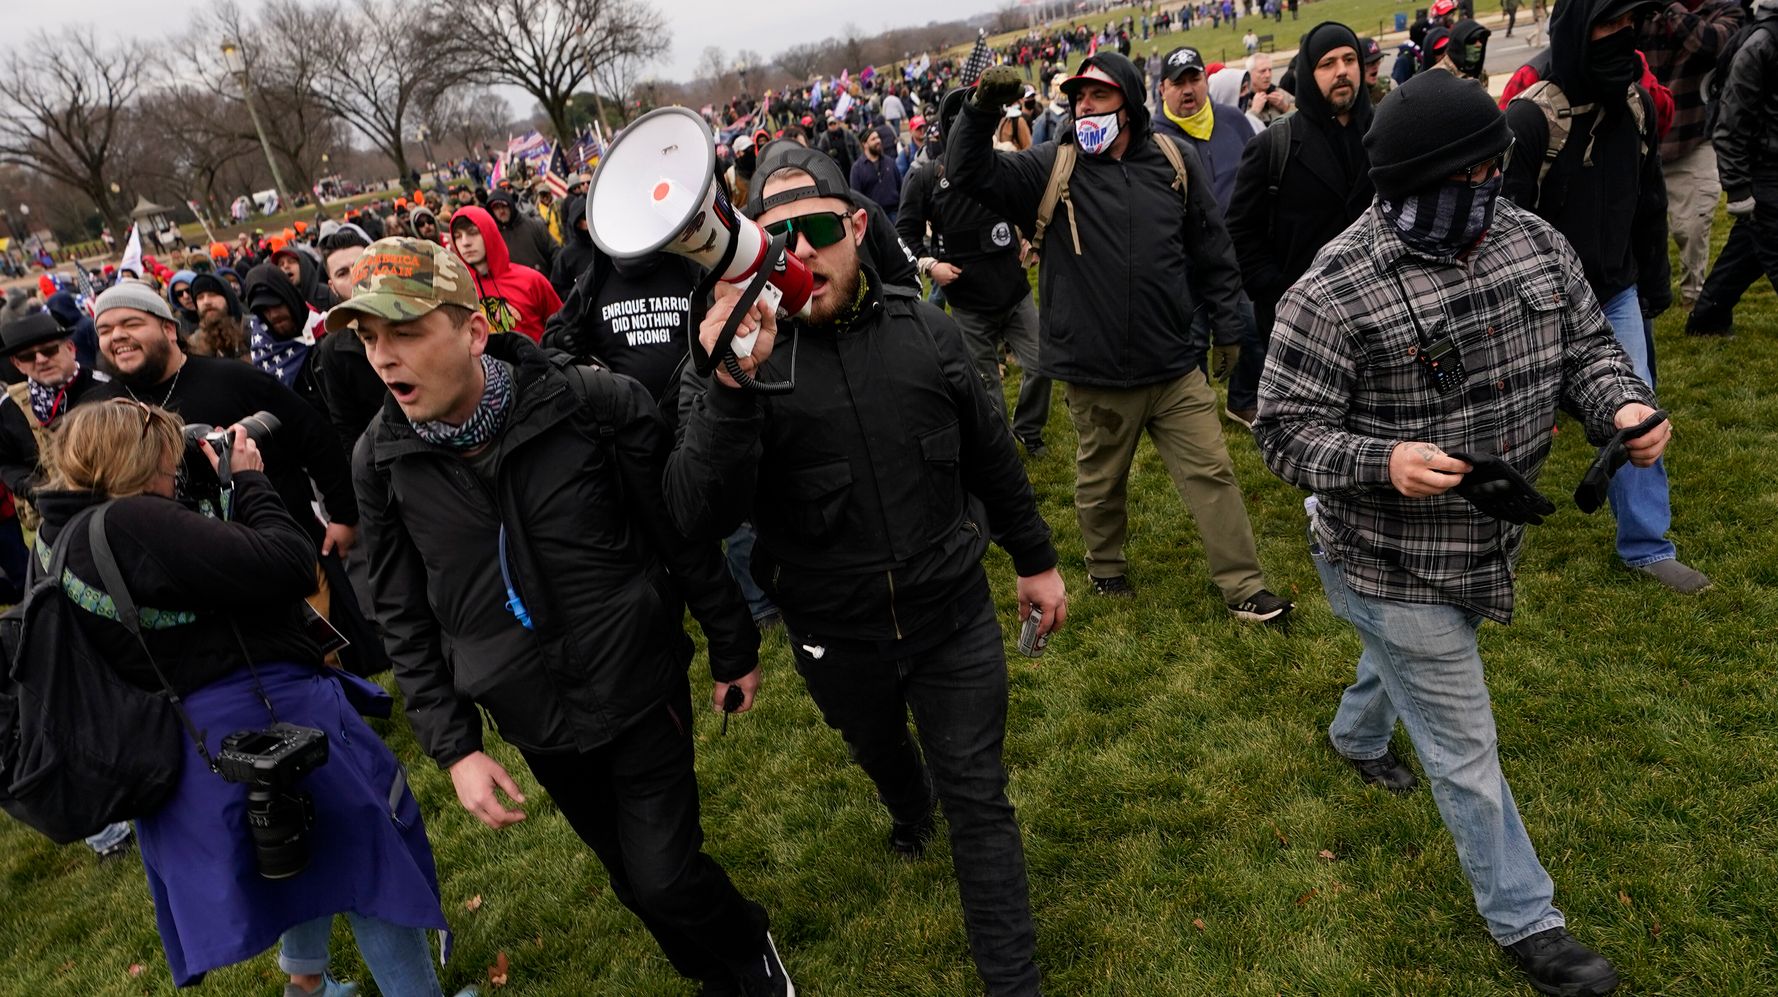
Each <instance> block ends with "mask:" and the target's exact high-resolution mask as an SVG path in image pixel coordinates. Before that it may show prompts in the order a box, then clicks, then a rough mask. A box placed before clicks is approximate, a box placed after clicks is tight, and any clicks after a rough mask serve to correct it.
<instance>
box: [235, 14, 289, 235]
mask: <svg viewBox="0 0 1778 997" xmlns="http://www.w3.org/2000/svg"><path fill="white" fill-rule="evenodd" d="M222 64H223V66H224V67H225V68H227V69H228V71H229V72H230V73H233V74H234V75H235V78H236V79H238V80H240V81H241V100H242V101H243V102H244V103H245V104H246V105H247V116H248V117H250V118H252V119H253V130H254V131H255V132H257V133H258V134H259V147H260V149H262V150H264V152H265V164H266V165H267V166H269V167H271V169H272V185H273V186H274V187H276V188H277V190H278V207H279V208H280V209H281V210H284V211H288V210H290V208H291V207H292V202H291V200H290V193H289V189H288V188H286V187H285V186H284V175H283V174H282V173H279V172H278V161H277V160H276V159H274V158H272V144H271V143H270V142H267V141H266V138H265V126H264V125H261V124H260V123H259V109H258V108H256V107H254V106H253V85H252V83H251V82H250V81H249V80H248V79H247V59H246V57H245V56H243V55H242V54H241V47H240V46H239V45H236V44H235V43H234V42H232V41H225V42H223V43H222Z"/></svg>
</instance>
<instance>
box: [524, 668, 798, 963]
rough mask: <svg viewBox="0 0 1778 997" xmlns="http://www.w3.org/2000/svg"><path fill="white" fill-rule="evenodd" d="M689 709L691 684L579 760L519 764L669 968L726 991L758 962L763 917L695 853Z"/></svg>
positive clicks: (698, 843)
mask: <svg viewBox="0 0 1778 997" xmlns="http://www.w3.org/2000/svg"><path fill="white" fill-rule="evenodd" d="M690 710H691V690H690V686H689V685H681V686H680V687H679V689H678V690H677V691H676V692H674V693H673V694H671V695H669V696H668V698H667V699H666V701H665V702H663V703H661V704H659V705H658V706H655V707H653V708H652V709H650V710H649V712H648V713H647V714H646V715H644V716H643V717H641V718H640V719H638V720H636V721H635V722H634V723H632V724H631V725H630V726H629V727H628V728H627V729H625V730H624V732H623V733H622V734H619V735H618V737H617V739H616V740H614V741H612V742H611V743H610V744H607V745H604V746H603V747H600V748H597V749H595V750H593V751H588V752H585V753H582V754H563V755H558V754H547V755H546V754H535V753H532V752H526V753H525V761H526V762H527V763H529V764H530V766H531V774H532V775H534V776H536V777H537V781H538V782H539V783H541V784H542V785H543V788H544V789H546V790H548V791H549V795H550V796H551V797H552V798H553V799H554V800H555V801H556V806H557V807H559V808H560V809H561V811H562V816H564V817H566V818H567V819H568V823H569V825H570V826H572V827H573V828H574V833H576V834H578V835H580V837H581V840H583V841H585V842H586V843H587V844H588V845H591V846H592V849H593V851H594V852H596V853H597V854H598V856H599V861H600V862H602V863H604V865H605V871H606V872H607V873H608V874H609V875H610V877H611V892H612V893H613V894H614V895H615V896H616V897H617V899H618V901H619V902H621V903H622V904H623V905H624V906H625V907H628V908H629V909H630V910H632V911H634V912H635V914H636V916H637V917H639V918H641V919H642V923H643V925H644V926H645V927H647V928H648V931H649V933H650V934H652V935H654V938H655V941H656V942H658V943H659V944H660V947H661V951H662V952H663V953H665V954H666V956H667V959H668V960H669V961H671V962H672V963H673V968H674V969H676V970H678V971H679V973H680V975H682V976H686V977H689V978H691V979H694V980H702V981H705V982H709V983H719V984H724V985H726V984H728V983H729V982H730V981H732V980H733V978H734V973H735V970H736V969H737V968H739V967H740V966H742V965H744V964H751V963H754V962H757V960H758V957H759V954H760V952H762V951H763V950H764V949H765V934H766V925H767V919H766V912H765V908H763V907H761V906H760V905H759V904H756V903H754V902H753V901H751V900H748V899H747V898H745V897H743V896H742V895H741V893H740V891H739V890H737V889H735V885H734V884H733V883H731V882H729V878H728V874H727V873H725V872H723V871H722V867H721V866H719V865H717V864H716V860H715V859H712V858H711V857H710V856H708V855H706V854H704V852H703V850H702V849H703V846H704V829H703V827H702V826H700V825H699V823H698V780H697V774H696V773H695V772H694V771H693V769H692V740H691V712H690Z"/></svg>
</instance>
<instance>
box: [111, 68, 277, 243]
mask: <svg viewBox="0 0 1778 997" xmlns="http://www.w3.org/2000/svg"><path fill="white" fill-rule="evenodd" d="M231 115H233V116H234V117H237V118H238V117H240V115H241V108H240V107H238V106H237V107H233V108H231V107H230V106H229V105H228V102H227V101H225V100H223V99H222V98H220V97H217V96H216V95H215V94H211V93H207V92H205V91H204V90H203V89H202V88H201V87H199V86H195V85H192V84H181V85H179V86H175V87H173V88H171V89H168V90H163V91H160V92H157V93H153V94H149V95H147V96H145V97H143V98H142V99H141V101H140V113H139V114H137V115H135V116H134V122H133V127H132V128H130V130H129V132H128V133H127V137H130V138H133V139H135V142H134V145H135V146H136V148H135V149H133V150H131V151H128V152H126V153H124V154H123V155H122V156H120V157H119V160H120V162H122V163H125V164H128V166H129V174H130V178H131V180H132V181H135V182H140V181H142V180H144V179H146V180H150V181H153V182H154V183H155V185H156V186H157V187H158V188H160V189H163V190H166V191H168V192H169V193H177V195H178V198H177V199H178V200H181V201H183V200H185V199H186V198H188V197H195V198H197V199H199V200H201V201H202V202H203V203H204V204H205V205H206V206H207V207H208V208H209V211H210V213H211V215H213V216H217V217H226V216H227V214H228V211H227V209H228V205H229V202H230V201H232V200H233V198H232V197H230V196H228V195H229V192H230V190H231V189H232V188H230V187H229V186H228V185H226V184H224V183H223V171H224V170H225V169H226V168H228V167H229V166H230V165H232V164H234V163H236V162H237V161H240V160H246V161H247V165H248V166H249V167H251V166H253V165H254V162H253V161H254V159H255V158H257V157H258V154H259V146H258V144H257V143H255V142H253V141H252V140H250V139H248V138H246V137H245V136H246V135H247V134H251V129H252V123H251V122H248V121H239V120H231ZM266 179H269V177H268V178H266ZM233 192H234V193H236V194H241V193H246V191H245V190H238V189H235V190H233Z"/></svg>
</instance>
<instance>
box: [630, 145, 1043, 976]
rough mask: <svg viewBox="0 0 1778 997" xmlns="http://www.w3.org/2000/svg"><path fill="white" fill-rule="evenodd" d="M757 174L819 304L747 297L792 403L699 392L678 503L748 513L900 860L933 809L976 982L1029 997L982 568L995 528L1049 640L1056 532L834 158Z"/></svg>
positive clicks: (705, 531) (1001, 709) (688, 421)
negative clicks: (889, 270) (777, 307)
mask: <svg viewBox="0 0 1778 997" xmlns="http://www.w3.org/2000/svg"><path fill="white" fill-rule="evenodd" d="M754 181H755V184H754V189H753V193H752V199H751V200H750V202H749V203H748V205H747V214H749V215H750V216H752V217H753V218H754V219H755V220H756V221H757V222H759V224H760V225H761V226H762V227H763V228H765V229H766V231H767V232H770V233H771V234H773V235H784V236H786V238H787V240H788V247H789V251H790V252H793V253H795V254H796V256H797V257H798V258H799V259H801V260H802V261H803V263H804V264H806V265H807V266H808V268H809V270H810V271H811V272H812V273H813V274H814V294H813V297H812V298H811V299H810V302H811V308H810V313H809V315H808V317H807V318H806V319H794V318H792V319H783V320H778V319H776V318H775V317H774V313H773V311H772V310H771V309H770V308H768V307H766V306H764V305H763V304H758V303H756V304H755V305H754V306H753V308H752V310H751V312H750V314H747V315H745V316H744V317H743V319H742V322H741V328H740V330H739V335H740V336H747V335H750V334H752V333H753V332H755V331H757V332H758V333H759V338H758V340H757V341H756V342H755V343H754V345H753V349H752V355H751V356H749V357H746V358H743V359H742V360H741V367H742V369H743V370H745V371H746V372H747V373H748V374H749V375H751V376H753V377H756V378H760V379H764V380H770V381H779V380H786V379H788V378H789V377H790V374H791V369H790V368H791V364H792V360H791V358H792V357H794V358H795V363H797V364H799V365H800V367H801V368H802V369H801V370H799V371H797V372H796V380H797V388H796V390H795V391H794V392H792V393H790V394H784V395H763V394H759V393H755V392H747V391H742V390H740V389H739V388H738V387H737V386H736V384H735V381H734V380H732V379H731V378H730V377H729V375H728V374H727V373H725V372H722V371H720V370H719V371H717V372H716V374H715V375H714V379H703V380H701V381H700V382H699V383H698V384H697V385H695V386H693V387H691V388H690V389H689V390H688V391H687V392H686V393H685V395H688V396H689V402H685V401H684V400H683V398H684V396H682V410H683V411H684V413H685V414H684V420H683V428H684V433H683V436H682V438H681V440H680V443H679V446H678V448H677V449H676V450H675V451H674V453H673V456H672V458H671V459H670V461H669V463H668V469H667V489H666V490H667V502H668V504H669V506H670V507H671V510H672V513H673V517H674V519H675V520H676V521H677V523H678V524H679V527H680V528H681V529H682V530H684V531H685V532H686V534H687V535H688V536H692V537H701V538H707V539H715V538H719V537H722V536H725V535H727V534H728V533H729V531H731V530H733V529H734V527H735V525H736V524H737V523H739V522H740V521H741V520H742V519H745V518H749V517H751V519H752V520H753V523H754V526H755V528H756V529H757V531H758V537H759V539H758V543H757V545H756V546H755V547H754V550H753V575H754V577H755V578H756V579H757V580H758V581H759V583H760V585H761V587H763V588H764V589H765V591H766V594H767V595H769V596H770V597H771V599H772V600H773V602H775V603H777V605H778V607H779V609H780V611H781V612H782V613H783V618H784V623H785V627H786V629H787V630H788V631H789V634H790V638H791V641H790V643H791V647H792V651H793V653H794V655H795V658H796V665H797V670H798V671H799V672H801V673H802V676H803V680H804V682H806V683H807V685H808V689H809V695H810V696H811V697H812V698H813V699H814V700H815V704H816V705H817V706H818V707H820V709H821V712H822V715H823V716H824V717H825V718H826V720H827V723H828V724H829V725H830V726H832V727H834V728H836V729H838V730H839V732H840V735H841V736H842V737H843V738H845V741H846V745H847V747H848V748H849V749H850V750H851V754H852V757H853V758H855V759H856V760H857V761H858V763H859V765H860V766H862V767H863V768H864V771H865V773H866V774H867V775H869V776H870V778H871V781H872V782H874V783H876V786H877V792H878V796H879V798H880V799H881V800H882V801H883V804H884V805H885V806H886V807H887V808H888V809H889V816H890V820H891V822H892V823H891V826H890V831H889V836H888V844H889V847H890V849H891V850H893V851H895V852H898V853H900V854H902V855H904V856H907V857H909V858H915V857H918V856H920V855H921V853H922V852H923V850H924V848H925V846H926V844H927V842H928V841H929V840H930V839H931V837H932V836H933V834H934V833H935V827H936V824H935V817H934V805H935V803H936V802H938V801H941V800H942V801H943V802H944V812H945V818H946V820H947V821H948V822H949V824H950V834H951V852H952V860H953V865H954V867H955V869H956V873H957V879H958V887H959V892H960V894H961V895H962V900H963V912H964V921H965V923H966V925H967V928H968V932H969V943H970V949H971V951H972V952H973V954H974V956H975V963H976V970H977V971H978V972H979V973H980V974H981V977H982V980H983V982H984V983H985V984H986V986H987V992H988V993H989V994H994V995H1007V994H1017V995H1031V994H1036V993H1037V992H1038V974H1037V967H1036V964H1035V962H1034V961H1033V954H1034V949H1035V932H1034V930H1033V928H1032V923H1031V911H1030V902H1029V899H1028V897H1027V887H1026V878H1025V859H1024V849H1023V845H1022V843H1021V840H1020V836H1019V827H1018V823H1017V822H1016V821H1015V819H1014V816H1013V809H1012V804H1011V803H1009V802H1008V801H1007V798H1006V769H1005V766H1004V764H1003V763H1002V760H1001V745H1002V742H1003V741H1004V739H1005V735H1006V702H1007V691H1006V656H1005V647H1004V643H1003V640H1002V635H1001V628H1000V621H999V620H998V619H997V618H996V616H995V612H994V601H993V599H992V598H991V597H990V595H989V592H988V579H987V574H986V573H985V572H984V571H983V570H982V566H981V558H982V555H983V554H984V553H985V552H986V550H987V545H988V535H989V534H992V536H993V539H994V541H995V542H996V543H998V544H999V545H1000V546H1001V547H1002V548H1004V549H1005V550H1006V551H1007V553H1009V554H1010V555H1011V556H1012V560H1013V565H1014V567H1015V568H1016V569H1017V571H1018V574H1019V581H1018V601H1019V615H1020V618H1021V619H1023V618H1025V617H1026V616H1028V615H1029V614H1033V613H1038V614H1041V616H1040V625H1039V627H1038V629H1039V630H1040V631H1041V632H1042V633H1043V634H1048V633H1050V632H1052V631H1054V630H1056V629H1058V628H1059V627H1060V626H1061V625H1062V621H1063V619H1064V618H1065V617H1066V615H1067V608H1068V603H1067V596H1066V594H1065V592H1064V591H1063V586H1062V577H1061V575H1060V574H1058V573H1057V571H1056V551H1055V548H1054V547H1053V546H1052V545H1051V544H1050V530H1049V526H1048V525H1047V524H1045V523H1044V521H1043V518H1042V517H1041V516H1040V515H1039V514H1038V512H1037V504H1036V499H1035V496H1034V494H1033V493H1032V490H1031V484H1030V482H1029V481H1027V480H1026V478H1025V472H1024V469H1023V468H1022V466H1021V465H1020V462H1019V455H1018V452H1017V450H1016V449H1015V447H1014V444H1013V439H1012V436H1011V435H1010V434H1008V432H1007V431H1006V423H1005V421H1004V420H1003V418H1002V417H1001V416H1000V414H999V412H998V410H996V409H995V407H994V406H993V404H991V403H990V402H989V400H988V396H987V393H986V390H985V389H984V386H983V383H982V379H981V377H980V375H979V374H978V373H977V371H976V369H975V365H974V364H972V363H971V362H970V359H969V356H968V353H967V351H966V350H965V349H964V346H963V341H962V338H961V336H960V335H959V334H958V331H957V327H956V325H955V324H954V323H953V322H952V321H951V319H950V318H949V317H947V316H946V315H945V314H944V313H943V312H941V311H939V310H938V309H936V308H934V307H933V306H931V305H929V304H927V303H925V302H924V301H921V300H920V298H919V297H918V295H917V294H916V293H915V292H913V291H909V290H905V289H902V288H900V287H897V286H894V285H886V284H884V283H883V282H882V280H881V278H880V277H879V276H878V274H877V272H876V270H875V269H874V268H872V267H870V266H866V265H864V264H862V263H861V262H860V259H859V249H858V247H859V244H860V243H861V242H862V241H863V240H864V238H865V235H866V228H865V227H866V225H867V214H866V212H865V211H864V210H862V209H859V208H858V207H856V206H855V205H854V203H853V202H852V201H851V199H850V198H849V196H848V193H847V190H848V188H847V183H846V178H845V177H844V176H842V175H841V174H840V171H839V168H838V167H837V166H835V165H834V163H833V160H831V159H830V158H828V157H827V156H825V155H823V154H821V153H819V152H812V151H810V150H807V149H804V148H802V147H800V146H795V145H793V144H791V143H781V144H779V145H777V146H773V147H770V148H768V151H767V153H766V155H765V156H763V157H762V159H761V162H760V166H759V170H758V172H756V173H755V175H754ZM739 296H740V292H739V289H737V288H735V287H732V286H726V285H719V286H718V290H717V296H716V301H715V303H714V304H713V305H712V306H711V308H710V310H709V312H708V314H707V315H706V317H705V319H704V321H703V324H702V326H701V327H700V328H699V330H698V336H699V338H700V340H701V341H702V342H703V344H704V346H705V348H706V349H709V348H711V347H713V346H714V345H715V343H716V340H717V337H718V336H719V334H720V333H721V331H722V328H723V326H724V324H725V323H726V322H727V321H728V320H729V318H730V317H731V315H732V314H733V312H734V308H735V306H736V300H737V299H738V298H739ZM787 340H788V341H791V342H785V341H787ZM774 347H777V348H776V349H774ZM984 511H985V513H986V515H985V517H984V515H983V513H984ZM721 692H722V690H720V689H718V694H719V696H720V694H721ZM719 701H720V699H719ZM909 709H912V711H913V715H914V720H915V722H916V723H917V724H918V728H919V734H920V746H919V747H918V748H916V747H915V745H914V742H913V739H912V738H911V737H910V736H909V732H908V727H907V712H908V710H909ZM922 755H924V758H922Z"/></svg>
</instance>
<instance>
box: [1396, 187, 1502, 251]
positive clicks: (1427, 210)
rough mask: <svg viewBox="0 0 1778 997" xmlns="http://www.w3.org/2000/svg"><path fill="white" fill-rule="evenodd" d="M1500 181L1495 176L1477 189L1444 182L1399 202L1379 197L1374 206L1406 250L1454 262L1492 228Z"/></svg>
mask: <svg viewBox="0 0 1778 997" xmlns="http://www.w3.org/2000/svg"><path fill="white" fill-rule="evenodd" d="M1500 181H1501V177H1500V174H1498V173H1496V174H1495V175H1494V176H1492V177H1489V178H1488V179H1487V180H1486V181H1484V182H1483V183H1482V184H1481V185H1479V186H1476V187H1471V186H1470V185H1469V183H1468V182H1467V181H1464V180H1447V181H1445V182H1444V183H1442V184H1440V185H1439V186H1437V187H1434V188H1432V189H1431V190H1425V191H1421V192H1419V193H1417V194H1409V195H1408V196H1406V197H1404V198H1402V199H1401V200H1399V201H1396V200H1391V199H1389V198H1386V197H1379V198H1378V199H1377V206H1378V208H1379V209H1381V210H1382V212H1383V217H1384V218H1385V219H1387V220H1388V222H1389V224H1390V225H1392V226H1394V228H1395V234H1396V235H1399V236H1401V241H1402V242H1405V243H1407V244H1408V248H1410V249H1413V250H1414V251H1416V252H1419V253H1423V254H1425V255H1427V256H1430V257H1433V258H1435V259H1441V260H1449V259H1454V258H1455V257H1456V256H1457V255H1458V254H1459V253H1462V252H1463V251H1464V250H1466V249H1469V248H1470V247H1472V246H1474V245H1475V244H1476V243H1477V242H1479V241H1481V238H1482V235H1483V234H1484V233H1486V232H1487V231H1488V226H1490V225H1492V224H1494V205H1495V203H1496V201H1497V200H1498V199H1499V197H1500Z"/></svg>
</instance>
